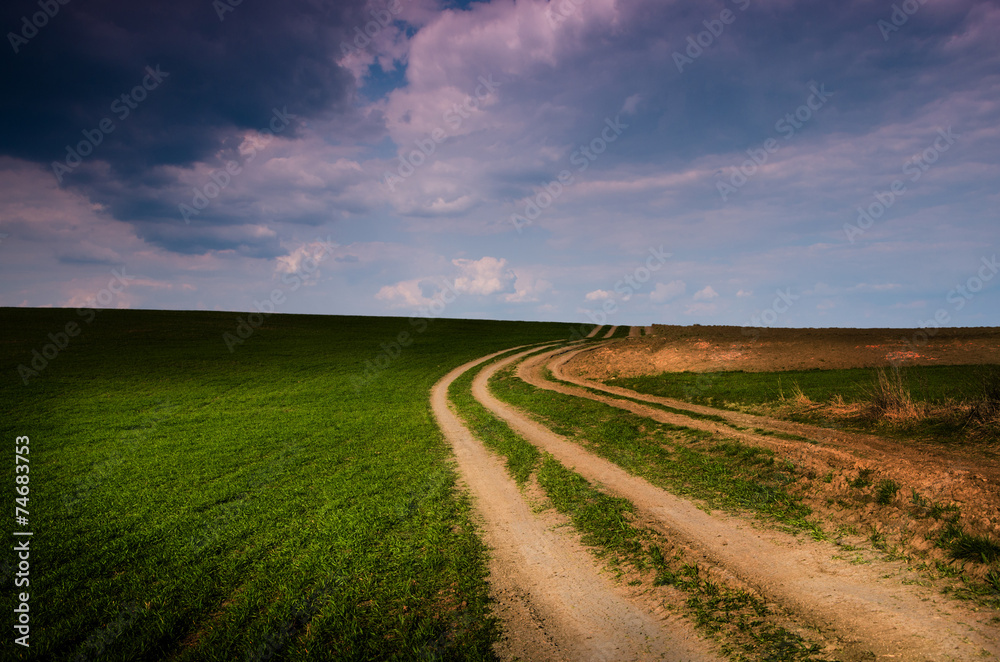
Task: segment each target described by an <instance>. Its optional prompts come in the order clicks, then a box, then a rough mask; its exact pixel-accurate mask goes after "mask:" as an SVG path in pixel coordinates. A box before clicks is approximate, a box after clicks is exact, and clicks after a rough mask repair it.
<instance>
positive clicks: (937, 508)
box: [927, 503, 962, 522]
mask: <svg viewBox="0 0 1000 662" xmlns="http://www.w3.org/2000/svg"><path fill="white" fill-rule="evenodd" d="M961 512H962V509H961V508H960V507H959V506H958V504H956V503H949V504H947V505H941V504H940V503H932V504H931V507H930V510H929V511H928V513H927V515H928V517H931V518H933V519H943V520H946V521H951V522H955V521H957V520H958V517H959V515H960V514H961Z"/></svg>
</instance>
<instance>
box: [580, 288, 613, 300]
mask: <svg viewBox="0 0 1000 662" xmlns="http://www.w3.org/2000/svg"><path fill="white" fill-rule="evenodd" d="M609 297H611V292H608V291H607V290H594V291H593V292H587V296H586V297H585V298H586V299H587V301H603V300H604V299H607V298H609Z"/></svg>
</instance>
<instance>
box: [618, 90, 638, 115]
mask: <svg viewBox="0 0 1000 662" xmlns="http://www.w3.org/2000/svg"><path fill="white" fill-rule="evenodd" d="M640 101H642V95H641V94H633V95H632V96H630V97H629V98H628V99H625V103H624V104H622V112H623V113H625V114H626V115H634V114H635V109H636V107H637V106H638V105H639V102H640Z"/></svg>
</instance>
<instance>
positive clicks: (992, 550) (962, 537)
mask: <svg viewBox="0 0 1000 662" xmlns="http://www.w3.org/2000/svg"><path fill="white" fill-rule="evenodd" d="M949 552H951V557H952V558H953V559H956V560H961V561H978V562H981V563H987V564H988V563H994V562H995V561H996V560H997V559H998V558H1000V545H998V544H997V543H996V542H995V541H994V540H993V539H991V538H990V537H988V536H977V535H972V534H968V533H964V532H960V533H958V535H956V536H955V537H954V539H953V540H952V541H951V544H950V546H949Z"/></svg>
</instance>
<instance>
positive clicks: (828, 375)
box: [607, 365, 995, 407]
mask: <svg viewBox="0 0 1000 662" xmlns="http://www.w3.org/2000/svg"><path fill="white" fill-rule="evenodd" d="M990 368H995V366H976V365H972V366H969V365H943V366H910V367H907V368H903V378H904V379H905V381H906V383H907V385H908V386H909V388H910V392H911V394H912V395H913V398H914V399H915V400H919V401H921V402H930V403H935V404H944V403H946V402H948V401H951V400H957V401H962V400H970V399H973V398H975V397H977V396H979V395H980V393H981V381H980V380H979V379H978V377H980V376H981V375H984V376H985V375H986V374H987V373H988V372H989V370H990ZM874 376H875V371H874V370H873V369H871V368H853V369H847V370H788V371H783V372H743V371H729V372H705V373H696V372H670V373H663V374H660V375H648V376H643V377H620V378H616V379H610V380H607V383H608V384H611V385H614V386H622V387H624V388H629V389H632V390H635V391H639V392H641V393H649V394H651V395H659V396H662V397H666V398H676V399H679V400H687V401H689V402H695V403H698V404H709V405H713V406H716V407H720V406H723V405H724V404H725V403H744V404H766V403H771V402H778V401H780V400H782V398H791V397H793V394H794V393H795V389H796V388H799V389H801V390H802V392H803V393H804V394H805V395H806V396H807V397H808V398H809V399H810V400H812V401H813V402H828V401H830V400H833V399H834V398H836V397H837V396H838V395H839V396H841V397H842V398H843V399H844V401H845V402H849V403H850V402H863V401H865V400H867V399H868V397H869V395H870V392H871V389H872V386H873V381H874Z"/></svg>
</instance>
